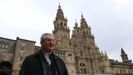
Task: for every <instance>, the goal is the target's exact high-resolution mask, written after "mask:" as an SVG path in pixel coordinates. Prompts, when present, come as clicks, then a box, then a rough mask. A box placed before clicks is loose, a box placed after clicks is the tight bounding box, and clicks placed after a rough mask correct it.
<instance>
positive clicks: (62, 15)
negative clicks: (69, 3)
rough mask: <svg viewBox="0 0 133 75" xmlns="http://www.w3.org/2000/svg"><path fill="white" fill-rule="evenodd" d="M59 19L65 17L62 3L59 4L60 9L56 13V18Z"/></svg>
mask: <svg viewBox="0 0 133 75" xmlns="http://www.w3.org/2000/svg"><path fill="white" fill-rule="evenodd" d="M57 19H64V13H63V11H62V9H61V6H60V4H59V6H58V10H57V14H56V20H57Z"/></svg>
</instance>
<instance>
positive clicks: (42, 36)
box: [40, 33, 53, 43]
mask: <svg viewBox="0 0 133 75" xmlns="http://www.w3.org/2000/svg"><path fill="white" fill-rule="evenodd" d="M48 35H50V36H53V34H52V33H43V34H42V35H41V38H40V43H42V41H43V40H44V39H46V37H47V36H48Z"/></svg>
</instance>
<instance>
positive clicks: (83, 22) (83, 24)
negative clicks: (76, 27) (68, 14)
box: [80, 14, 88, 28]
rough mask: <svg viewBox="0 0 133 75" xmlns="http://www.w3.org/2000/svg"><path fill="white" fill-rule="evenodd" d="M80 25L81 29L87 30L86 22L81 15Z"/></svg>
mask: <svg viewBox="0 0 133 75" xmlns="http://www.w3.org/2000/svg"><path fill="white" fill-rule="evenodd" d="M80 25H81V28H88V25H87V22H86V20H85V18H84V16H83V14H81V20H80Z"/></svg>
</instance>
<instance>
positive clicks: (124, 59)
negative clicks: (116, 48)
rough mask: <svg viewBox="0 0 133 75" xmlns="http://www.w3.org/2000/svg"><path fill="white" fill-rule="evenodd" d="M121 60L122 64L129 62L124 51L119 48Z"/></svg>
mask: <svg viewBox="0 0 133 75" xmlns="http://www.w3.org/2000/svg"><path fill="white" fill-rule="evenodd" d="M121 58H122V61H123V62H127V61H129V60H128V56H127V54H126V53H125V51H124V50H123V48H121Z"/></svg>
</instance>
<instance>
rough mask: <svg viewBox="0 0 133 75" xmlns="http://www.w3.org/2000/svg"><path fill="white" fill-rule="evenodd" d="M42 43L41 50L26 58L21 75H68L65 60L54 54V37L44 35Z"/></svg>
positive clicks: (47, 34) (48, 34)
mask: <svg viewBox="0 0 133 75" xmlns="http://www.w3.org/2000/svg"><path fill="white" fill-rule="evenodd" d="M40 43H41V49H40V50H39V51H38V52H37V53H35V54H32V55H30V56H28V57H26V58H25V60H24V62H23V64H22V67H21V70H20V72H19V75H68V72H67V69H66V66H65V63H64V62H63V60H62V59H61V58H59V57H58V56H56V55H54V53H53V50H54V45H55V38H54V35H53V34H50V33H44V34H42V36H41V39H40Z"/></svg>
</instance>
